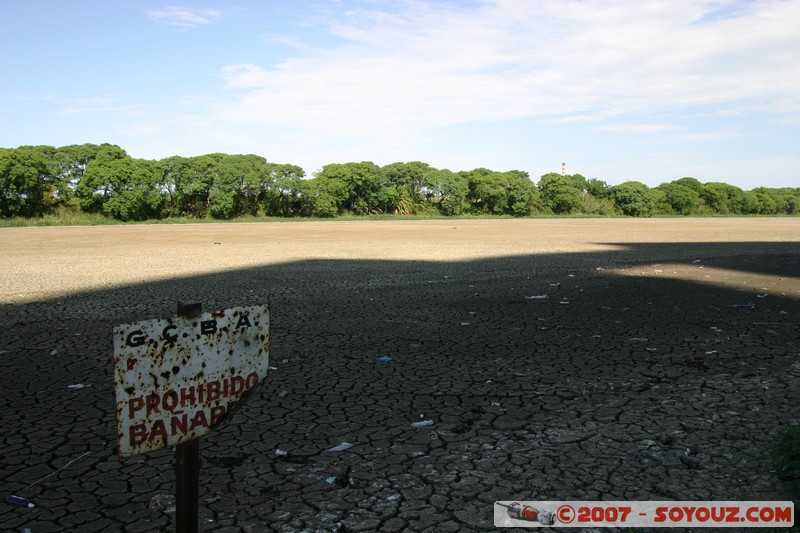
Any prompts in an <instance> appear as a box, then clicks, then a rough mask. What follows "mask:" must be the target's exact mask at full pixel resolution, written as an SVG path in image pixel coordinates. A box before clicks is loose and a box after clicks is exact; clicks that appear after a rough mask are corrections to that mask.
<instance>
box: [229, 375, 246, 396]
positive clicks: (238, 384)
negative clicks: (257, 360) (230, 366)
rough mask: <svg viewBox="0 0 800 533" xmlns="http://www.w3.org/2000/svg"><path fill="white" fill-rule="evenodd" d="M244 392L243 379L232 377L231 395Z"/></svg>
mask: <svg viewBox="0 0 800 533" xmlns="http://www.w3.org/2000/svg"><path fill="white" fill-rule="evenodd" d="M243 392H244V378H243V377H242V376H233V377H232V378H231V394H232V395H233V396H236V395H238V394H241V393H243Z"/></svg>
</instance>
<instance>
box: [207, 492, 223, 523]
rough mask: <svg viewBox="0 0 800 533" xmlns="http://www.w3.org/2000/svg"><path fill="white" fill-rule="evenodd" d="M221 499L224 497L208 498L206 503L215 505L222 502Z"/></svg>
mask: <svg viewBox="0 0 800 533" xmlns="http://www.w3.org/2000/svg"><path fill="white" fill-rule="evenodd" d="M221 499H222V496H219V495H217V496H214V497H213V498H206V499H205V500H204V501H205V502H206V503H214V502H218V501H220V500H221ZM209 520H211V519H210V518H209ZM211 521H212V522H213V520H211Z"/></svg>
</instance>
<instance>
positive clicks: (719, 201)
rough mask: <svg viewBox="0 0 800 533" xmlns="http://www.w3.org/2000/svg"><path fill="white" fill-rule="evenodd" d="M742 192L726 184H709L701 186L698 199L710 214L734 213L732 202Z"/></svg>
mask: <svg viewBox="0 0 800 533" xmlns="http://www.w3.org/2000/svg"><path fill="white" fill-rule="evenodd" d="M742 192H743V191H742V190H741V189H740V188H739V187H736V186H734V185H728V184H727V183H719V182H709V183H705V184H703V190H702V191H701V192H700V198H701V199H702V200H703V203H704V204H705V205H706V207H708V208H709V209H710V210H711V211H712V212H714V213H718V214H721V215H726V214H728V213H732V212H734V204H735V202H734V200H735V199H736V198H737V197H739V196H741V195H742Z"/></svg>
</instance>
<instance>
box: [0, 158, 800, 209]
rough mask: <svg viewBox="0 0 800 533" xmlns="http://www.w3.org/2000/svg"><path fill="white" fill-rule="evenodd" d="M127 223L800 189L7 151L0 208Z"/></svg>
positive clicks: (793, 197)
mask: <svg viewBox="0 0 800 533" xmlns="http://www.w3.org/2000/svg"><path fill="white" fill-rule="evenodd" d="M62 207H66V208H69V209H80V210H82V211H84V212H87V213H102V214H104V215H106V216H109V217H113V218H115V219H118V220H150V219H161V218H167V217H185V218H208V217H211V218H218V219H230V218H234V217H240V216H270V217H336V216H339V215H343V214H354V215H368V214H381V213H385V214H402V215H444V216H457V215H467V214H479V215H483V214H491V215H512V216H529V215H548V214H586V215H614V214H622V215H628V216H638V217H648V216H653V215H660V214H667V215H693V214H702V215H713V214H736V215H753V214H758V215H786V214H800V188H783V189H774V188H766V187H759V188H756V189H753V190H751V191H744V190H742V189H740V188H738V187H735V186H733V185H728V184H725V183H719V182H709V183H701V182H700V181H699V180H697V179H695V178H681V179H678V180H675V181H672V182H669V183H663V184H661V185H659V186H658V187H654V188H650V187H648V186H647V185H645V184H643V183H640V182H637V181H628V182H625V183H622V184H620V185H614V186H609V185H608V184H607V183H606V182H604V181H602V180H599V179H595V178H592V179H587V178H585V177H584V176H581V175H580V174H572V175H566V176H565V175H561V174H558V173H550V174H545V175H544V176H541V178H540V179H539V180H538V182H534V181H533V180H531V179H530V177H529V176H528V173H527V172H523V171H519V170H511V171H506V172H498V171H494V170H489V169H485V168H478V169H475V170H469V171H460V172H452V171H450V170H447V169H436V168H432V167H431V166H429V165H428V164H426V163H422V162H418V161H415V162H410V163H392V164H390V165H386V166H383V167H381V166H378V165H376V164H374V163H371V162H361V163H343V164H330V165H326V166H325V167H323V168H322V170H321V171H320V172H318V173H316V174H315V175H314V177H313V178H306V177H305V172H304V171H303V169H302V168H300V167H298V166H296V165H290V164H277V163H270V162H268V161H267V160H266V159H264V158H263V157H260V156H256V155H229V154H220V153H217V154H207V155H201V156H196V157H180V156H173V157H168V158H165V159H162V160H160V161H153V160H147V159H136V158H132V157H130V156H128V154H127V153H126V152H125V150H123V149H122V148H120V147H118V146H115V145H111V144H102V145H95V144H83V145H71V146H63V147H60V148H56V147H52V146H22V147H19V148H0V216H2V217H5V218H9V217H27V218H32V217H41V216H43V215H46V214H48V213H51V212H53V211H54V210H56V209H58V208H62Z"/></svg>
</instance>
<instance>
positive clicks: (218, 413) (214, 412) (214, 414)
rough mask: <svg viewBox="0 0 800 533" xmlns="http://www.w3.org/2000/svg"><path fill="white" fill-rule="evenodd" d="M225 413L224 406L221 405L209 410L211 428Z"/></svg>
mask: <svg viewBox="0 0 800 533" xmlns="http://www.w3.org/2000/svg"><path fill="white" fill-rule="evenodd" d="M226 411H227V409H225V406H223V405H218V406H216V407H212V408H211V425H212V426H213V425H214V424H216V423H217V422H219V421H220V420H222V417H224V416H225V412H226Z"/></svg>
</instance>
